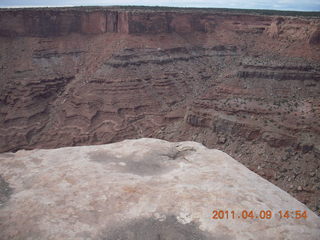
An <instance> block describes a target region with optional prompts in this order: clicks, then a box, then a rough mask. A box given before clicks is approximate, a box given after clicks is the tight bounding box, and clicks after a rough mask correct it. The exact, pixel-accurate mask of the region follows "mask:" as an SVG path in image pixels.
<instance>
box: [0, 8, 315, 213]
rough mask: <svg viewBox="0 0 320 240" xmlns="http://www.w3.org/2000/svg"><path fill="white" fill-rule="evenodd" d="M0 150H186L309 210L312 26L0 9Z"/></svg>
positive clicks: (203, 13)
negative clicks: (119, 145) (110, 146)
mask: <svg viewBox="0 0 320 240" xmlns="http://www.w3.org/2000/svg"><path fill="white" fill-rule="evenodd" d="M0 42H1V44H0V73H1V74H0V85H1V87H0V151H1V152H11V151H12V152H15V151H18V150H20V149H37V148H58V147H65V146H81V145H96V144H105V143H113V142H118V141H121V140H124V139H132V138H141V137H152V138H159V139H164V140H168V141H186V140H192V141H197V142H200V143H202V144H204V145H205V146H207V147H209V148H217V149H220V150H223V151H224V152H226V153H228V154H230V155H231V156H232V157H233V158H235V159H237V160H238V161H240V162H241V163H243V164H244V165H245V166H247V167H248V168H249V169H251V170H252V171H254V172H256V173H257V174H259V175H260V176H262V177H264V178H266V179H267V180H269V181H271V182H272V183H274V184H275V185H277V186H279V187H280V188H282V189H284V190H286V191H288V192H289V193H290V194H291V195H293V196H294V197H296V198H297V199H298V200H300V201H302V202H303V203H305V204H306V205H307V206H309V207H310V208H311V209H312V210H313V211H315V212H317V213H318V214H319V211H320V161H319V158H320V121H319V120H320V98H319V96H320V82H319V80H320V19H319V14H316V15H314V16H301V15H299V16H296V15H292V16H281V15H278V14H277V12H275V13H273V14H265V13H264V12H262V13H259V12H254V11H253V12H250V11H249V12H241V11H239V12H237V11H236V10H235V11H223V10H210V9H209V10H205V9H196V10H188V9H162V8H130V7H108V8H102V7H92V8H53V9H50V8H43V9H42V8H40V9H1V10H0Z"/></svg>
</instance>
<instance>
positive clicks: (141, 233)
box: [0, 139, 320, 240]
mask: <svg viewBox="0 0 320 240" xmlns="http://www.w3.org/2000/svg"><path fill="white" fill-rule="evenodd" d="M0 162H1V164H0V174H1V176H2V178H3V179H4V180H3V181H6V182H7V183H8V185H9V187H10V188H11V189H12V190H11V192H10V195H9V197H8V199H7V200H6V201H5V202H4V203H2V206H1V208H0V220H1V221H0V222H1V224H0V231H1V239H29V238H30V239H62V238H63V239H128V240H129V239H130V240H135V239H136V240H138V239H139V240H142V239H146V240H147V239H148V240H150V239H179V240H187V239H190V240H191V239H201V240H206V239H208V240H209V239H210V240H212V239H226V240H227V239H238V240H241V239H263V240H267V239H292V240H294V239H310V240H312V239H314V240H316V239H318V237H319V234H320V230H319V229H320V218H319V217H318V216H316V215H315V214H314V213H313V212H312V211H310V210H309V209H308V208H307V207H306V206H305V205H303V204H302V203H300V202H298V201H297V200H295V199H294V198H293V197H291V196H290V195H289V194H288V193H286V192H284V191H282V190H281V189H279V188H278V187H276V186H274V185H273V184H271V183H270V182H268V181H266V180H265V179H263V178H261V177H260V176H258V175H257V174H255V173H253V172H252V171H250V170H248V169H247V168H246V167H244V166H243V165H242V164H240V163H238V162H237V161H235V160H234V159H232V158H231V157H230V156H228V155H227V154H225V153H223V152H221V151H219V150H213V149H211V150H210V149H207V148H205V147H204V146H203V145H201V144H199V143H195V142H177V143H170V142H166V141H163V140H157V139H139V140H126V141H123V142H119V143H114V144H109V145H100V146H82V147H69V148H60V149H53V150H32V151H25V150H21V151H18V152H17V153H5V154H0ZM217 209H218V210H224V211H226V210H229V211H230V212H231V211H235V217H234V219H233V218H231V216H229V217H230V218H229V219H226V218H223V219H212V217H213V214H212V212H213V211H214V210H217ZM251 210H252V211H253V212H254V214H255V215H254V218H251V217H249V218H243V217H242V211H251ZM268 210H270V211H271V212H272V217H271V218H270V219H262V218H260V214H259V213H260V211H268ZM280 210H281V211H284V212H285V211H286V210H289V211H301V212H304V211H306V214H307V216H306V219H305V218H301V219H292V218H291V217H290V218H288V219H287V218H281V219H280V215H279V213H278V211H280ZM290 214H291V212H290ZM261 216H262V215H261ZM291 216H293V215H291Z"/></svg>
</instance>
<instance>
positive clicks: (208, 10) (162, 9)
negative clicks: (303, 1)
mask: <svg viewBox="0 0 320 240" xmlns="http://www.w3.org/2000/svg"><path fill="white" fill-rule="evenodd" d="M21 10H54V11H57V10H81V11H95V10H111V11H112V10H120V11H121V10H124V11H133V12H149V11H150V12H197V13H208V14H209V13H231V14H243V13H245V14H254V15H269V16H270V15H275V16H294V17H295V16H297V17H298V16H303V17H317V18H318V17H320V11H314V12H307V11H282V10H262V9H235V8H186V7H159V6H154V7H153V6H79V7H41V8H39V7H38V8H10V11H21ZM0 11H8V8H0Z"/></svg>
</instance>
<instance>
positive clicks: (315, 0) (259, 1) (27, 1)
mask: <svg viewBox="0 0 320 240" xmlns="http://www.w3.org/2000/svg"><path fill="white" fill-rule="evenodd" d="M87 5H101V6H106V5H140V6H141V5H146V6H172V7H216V8H248V9H278V10H302V11H320V0H270V1H266V0H252V1H244V0H228V1H225V0H140V1H139V0H118V1H114V0H77V1H76V0H55V1H52V0H1V2H0V7H13V6H22V7H27V6H29V7H31V6H48V7H53V6H87Z"/></svg>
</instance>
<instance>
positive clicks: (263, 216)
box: [211, 209, 308, 220]
mask: <svg viewBox="0 0 320 240" xmlns="http://www.w3.org/2000/svg"><path fill="white" fill-rule="evenodd" d="M273 218H278V219H307V218H308V215H307V211H306V210H303V211H302V210H280V211H275V212H274V211H271V210H259V211H254V210H242V211H234V210H220V209H215V210H213V211H212V216H211V219H213V220H222V219H259V220H270V219H273Z"/></svg>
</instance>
